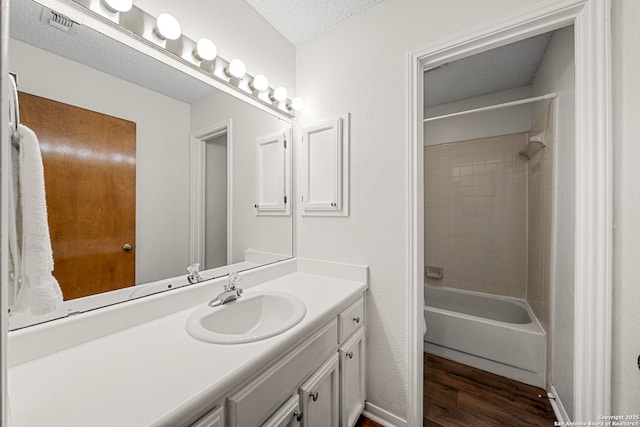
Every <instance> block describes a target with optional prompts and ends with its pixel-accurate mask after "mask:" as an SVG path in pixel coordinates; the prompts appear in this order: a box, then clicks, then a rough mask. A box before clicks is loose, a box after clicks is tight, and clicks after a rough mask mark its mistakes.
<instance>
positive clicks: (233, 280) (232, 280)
mask: <svg viewBox="0 0 640 427" xmlns="http://www.w3.org/2000/svg"><path fill="white" fill-rule="evenodd" d="M240 279H241V277H240V275H239V274H238V272H236V271H232V272H231V273H229V289H231V290H233V289H235V288H236V286H237V285H238V283H240Z"/></svg>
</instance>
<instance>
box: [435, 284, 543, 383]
mask: <svg viewBox="0 0 640 427" xmlns="http://www.w3.org/2000/svg"><path fill="white" fill-rule="evenodd" d="M424 290H425V302H426V305H425V308H424V315H425V319H426V321H427V334H426V335H425V338H424V351H426V352H428V353H431V354H435V355H437V356H441V357H445V358H447V359H451V360H454V361H456V362H460V363H464V364H466V365H470V366H473V367H476V368H478V369H482V370H485V371H489V372H493V373H495V374H498V375H502V376H504V377H507V378H511V379H514V380H517V381H521V382H524V383H527V384H531V385H534V386H537V387H541V388H544V387H545V373H546V357H547V356H546V347H547V337H546V334H545V332H544V330H543V329H542V327H541V326H540V324H539V323H538V321H537V319H536V318H535V316H534V315H533V313H532V311H531V309H530V308H529V305H528V304H527V303H526V302H525V301H524V300H520V299H516V298H506V297H499V296H494V295H489V294H483V293H479V292H470V291H462V290H458V289H452V288H444V287H443V288H440V287H433V286H426V285H425V287H424Z"/></svg>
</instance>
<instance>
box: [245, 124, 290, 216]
mask: <svg viewBox="0 0 640 427" xmlns="http://www.w3.org/2000/svg"><path fill="white" fill-rule="evenodd" d="M289 140H290V138H289V136H288V135H287V132H277V133H274V134H271V135H265V136H261V137H258V138H257V139H256V167H257V171H256V178H257V180H256V204H255V205H254V207H255V209H256V215H290V214H291V208H290V205H291V203H290V196H289V179H288V178H287V177H288V176H289V170H290V167H291V166H290V165H291V162H290V160H289V157H290V156H289V150H288V149H287V144H288V141H289Z"/></svg>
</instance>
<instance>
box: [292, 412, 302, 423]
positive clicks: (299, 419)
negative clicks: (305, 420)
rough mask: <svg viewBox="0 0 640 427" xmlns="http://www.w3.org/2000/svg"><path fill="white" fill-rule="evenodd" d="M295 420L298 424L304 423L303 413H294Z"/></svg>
mask: <svg viewBox="0 0 640 427" xmlns="http://www.w3.org/2000/svg"><path fill="white" fill-rule="evenodd" d="M293 418H295V419H296V421H297V422H300V421H302V411H298V410H295V411H293Z"/></svg>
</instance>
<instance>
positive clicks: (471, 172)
mask: <svg viewBox="0 0 640 427" xmlns="http://www.w3.org/2000/svg"><path fill="white" fill-rule="evenodd" d="M526 142H527V134H526V133H520V134H513V135H505V136H498V137H491V138H483V139H475V140H470V141H461V142H454V143H448V144H441V145H434V146H427V147H425V148H424V156H425V158H424V160H425V162H424V164H425V174H424V177H425V182H424V185H425V227H424V232H425V236H424V237H425V238H424V240H425V266H434V267H442V268H443V269H444V275H443V278H442V279H430V278H425V281H426V283H428V284H432V285H441V286H450V287H454V288H459V289H466V290H471V291H479V292H487V293H492V294H498V295H505V296H513V297H519V298H524V297H525V295H526V292H527V291H526V281H527V226H526V221H527V211H526V209H527V208H526V204H527V200H526V192H527V190H526V185H527V184H526V172H527V161H526V159H524V158H523V157H521V156H519V155H518V152H519V151H520V150H521V149H522V147H524V145H525V144H526Z"/></svg>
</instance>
